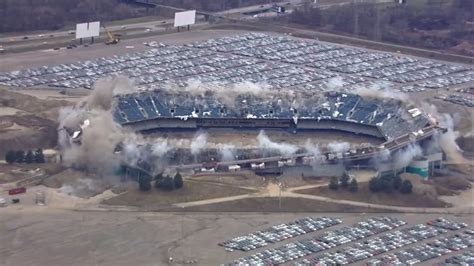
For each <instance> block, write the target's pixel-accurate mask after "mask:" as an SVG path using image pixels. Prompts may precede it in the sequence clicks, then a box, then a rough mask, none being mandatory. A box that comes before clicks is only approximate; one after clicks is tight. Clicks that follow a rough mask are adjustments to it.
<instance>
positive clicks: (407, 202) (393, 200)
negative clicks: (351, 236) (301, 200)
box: [295, 182, 447, 208]
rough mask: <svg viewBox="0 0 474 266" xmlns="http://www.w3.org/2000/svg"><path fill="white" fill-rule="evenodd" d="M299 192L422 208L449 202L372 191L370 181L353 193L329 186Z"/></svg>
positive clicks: (299, 191) (397, 193)
mask: <svg viewBox="0 0 474 266" xmlns="http://www.w3.org/2000/svg"><path fill="white" fill-rule="evenodd" d="M295 192H297V193H302V194H309V195H318V196H323V197H329V198H334V199H344V200H353V201H360V202H367V203H373V204H381V205H392V206H402V207H420V208H435V207H446V206H447V204H446V203H445V202H443V201H441V200H438V199H436V198H432V197H428V196H425V195H417V194H414V193H412V194H408V195H407V194H401V193H399V192H398V191H394V192H392V193H385V192H378V193H372V192H371V191H370V190H369V185H368V183H366V182H364V183H359V190H358V191H357V192H356V193H352V192H350V191H348V190H347V189H342V188H339V189H338V190H336V191H334V190H331V189H329V188H328V187H327V186H324V187H319V188H311V189H304V190H297V191H295Z"/></svg>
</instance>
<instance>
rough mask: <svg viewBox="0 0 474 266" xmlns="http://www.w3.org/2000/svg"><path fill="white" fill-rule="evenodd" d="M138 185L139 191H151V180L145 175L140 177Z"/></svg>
mask: <svg viewBox="0 0 474 266" xmlns="http://www.w3.org/2000/svg"><path fill="white" fill-rule="evenodd" d="M138 185H139V187H140V190H141V191H149V190H150V189H151V180H150V177H149V176H147V175H140V177H139V178H138Z"/></svg>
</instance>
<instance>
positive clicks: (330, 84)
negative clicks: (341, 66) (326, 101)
mask: <svg viewBox="0 0 474 266" xmlns="http://www.w3.org/2000/svg"><path fill="white" fill-rule="evenodd" d="M342 86H344V81H343V80H342V77H341V76H337V77H334V78H330V79H329V80H328V81H327V82H326V87H327V89H328V90H330V91H340V90H341V89H342Z"/></svg>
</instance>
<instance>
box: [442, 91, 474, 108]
mask: <svg viewBox="0 0 474 266" xmlns="http://www.w3.org/2000/svg"><path fill="white" fill-rule="evenodd" d="M441 99H443V101H446V102H450V103H455V104H459V105H464V106H467V107H474V98H473V97H472V96H464V95H458V94H451V95H448V96H446V97H442V98H441Z"/></svg>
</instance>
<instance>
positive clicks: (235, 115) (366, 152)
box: [113, 91, 445, 174]
mask: <svg viewBox="0 0 474 266" xmlns="http://www.w3.org/2000/svg"><path fill="white" fill-rule="evenodd" d="M262 95H263V96H262ZM287 96H288V95H283V94H272V93H270V95H264V94H259V95H255V94H251V93H246V94H241V95H233V96H232V99H233V100H232V101H229V100H228V99H225V100H224V99H222V98H221V96H220V95H215V93H213V92H211V91H207V92H206V93H204V94H203V95H193V94H191V93H186V92H183V93H179V94H177V93H172V92H170V91H152V92H150V91H148V92H139V93H133V94H126V95H118V96H116V97H115V102H116V105H115V109H114V110H113V117H114V120H115V121H116V122H117V123H119V124H120V125H121V127H122V128H123V129H126V130H131V131H134V132H140V133H141V134H143V135H153V133H154V132H159V131H164V130H165V131H170V132H173V131H183V130H184V131H196V132H202V131H207V130H212V129H216V128H228V129H233V130H239V129H246V130H248V129H250V130H252V129H253V130H272V129H273V130H285V131H289V132H291V133H294V136H295V138H298V132H302V131H305V132H308V131H309V132H315V131H329V132H345V133H350V134H355V135H358V136H370V137H372V138H374V139H378V140H379V141H378V142H377V143H378V144H376V145H373V144H369V143H362V144H360V145H357V146H352V147H351V146H349V145H346V146H345V145H342V146H345V147H341V148H336V149H333V148H331V147H321V148H319V147H317V151H314V149H312V148H309V147H300V148H298V149H295V150H293V151H291V152H289V153H288V152H281V151H279V150H278V149H273V148H272V147H270V146H269V147H266V148H265V147H264V150H262V147H260V149H258V148H256V149H248V148H247V149H245V148H239V147H235V148H233V149H232V151H231V153H232V155H231V156H230V158H229V157H227V158H225V159H223V158H222V156H219V152H220V151H219V150H218V149H216V148H211V147H206V148H204V149H202V150H201V151H199V153H198V154H196V153H194V152H191V148H182V147H181V148H174V149H168V148H166V149H165V150H164V151H163V153H165V155H164V156H163V157H162V158H161V160H166V161H167V162H166V168H167V169H168V170H169V169H174V170H184V169H193V170H195V171H211V172H212V171H229V170H231V171H235V170H236V169H245V168H248V169H252V170H254V171H256V172H262V173H263V172H265V171H268V169H274V170H275V169H276V170H275V171H273V172H274V173H281V169H282V168H296V167H301V166H313V167H312V168H315V167H314V166H315V165H318V166H319V167H317V168H322V167H323V165H325V166H328V165H339V166H340V167H344V168H348V167H357V168H367V167H371V168H376V169H377V168H380V171H381V172H382V174H387V173H392V172H393V173H398V172H399V171H400V170H399V169H402V168H404V167H407V166H408V164H410V163H411V159H413V158H415V157H419V156H427V157H426V158H432V160H430V169H432V168H433V167H440V166H441V163H440V160H441V159H442V156H439V154H440V152H439V149H435V150H433V149H429V150H428V149H424V148H423V149H422V150H421V149H419V150H417V151H416V152H415V153H413V152H412V150H413V147H414V146H416V147H417V148H418V147H427V146H432V145H429V144H430V143H431V142H432V141H433V138H434V137H435V136H437V135H439V134H440V133H442V132H444V130H445V129H443V128H441V127H440V126H439V125H438V122H437V121H436V120H435V119H434V118H433V117H431V116H430V115H429V114H427V113H425V112H423V111H422V110H420V109H418V108H415V107H413V106H408V107H407V106H406V105H405V103H403V102H402V101H400V100H396V99H380V98H370V97H362V96H359V95H356V94H349V93H340V92H326V93H322V94H319V95H305V96H304V97H303V96H302V95H300V96H297V97H293V98H292V99H291V100H289V99H288V98H289V97H287ZM293 96H294V95H293ZM263 134H264V133H263ZM261 135H262V132H261V133H260V134H259V137H260V136H261ZM265 137H266V136H265ZM125 145H126V144H124V145H120V146H119V148H118V149H117V150H118V151H122V150H124V146H125ZM140 149H141V152H140V153H142V154H143V153H144V154H147V153H148V154H152V153H153V152H152V150H153V147H152V144H146V145H141V147H140ZM405 151H407V153H411V154H409V155H407V156H411V157H410V159H408V160H406V162H404V163H401V164H405V165H400V163H398V162H394V160H400V159H396V157H397V156H398V157H400V156H404V155H403V153H404V152H405ZM433 154H435V155H433ZM391 155H392V156H391ZM152 157H153V156H141V159H140V161H138V162H135V163H134V165H133V166H130V165H129V170H130V169H133V170H132V171H131V172H136V170H137V169H141V170H142V171H145V172H156V169H154V168H155V167H158V168H160V170H159V171H162V168H163V165H162V164H161V163H159V164H158V166H155V165H154V164H155V161H154V160H150V161H148V159H144V158H152ZM433 158H434V159H433ZM386 162H390V163H388V164H387V163H386ZM138 172H140V171H138ZM269 172H272V170H270V171H269ZM129 173H130V171H129Z"/></svg>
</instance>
